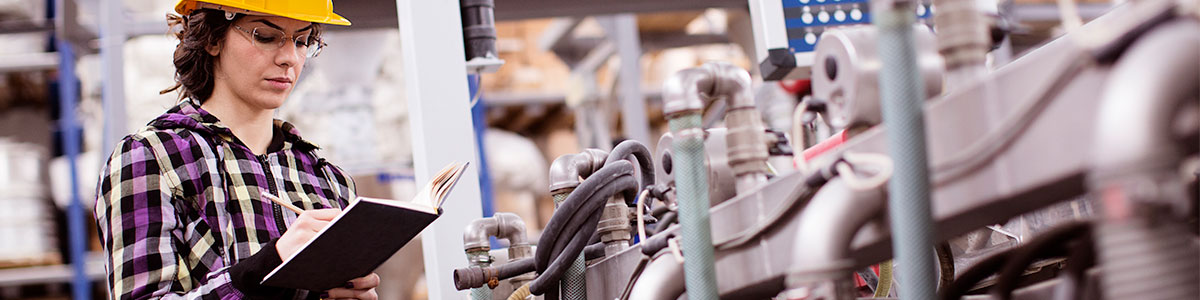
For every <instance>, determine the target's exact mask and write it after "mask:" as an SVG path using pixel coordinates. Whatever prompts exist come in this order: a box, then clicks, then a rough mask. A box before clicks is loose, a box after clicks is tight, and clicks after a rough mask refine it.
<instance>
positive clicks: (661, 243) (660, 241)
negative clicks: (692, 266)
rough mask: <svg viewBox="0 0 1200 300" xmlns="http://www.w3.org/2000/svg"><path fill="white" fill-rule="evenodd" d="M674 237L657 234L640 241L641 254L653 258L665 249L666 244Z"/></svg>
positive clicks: (671, 234)
mask: <svg viewBox="0 0 1200 300" xmlns="http://www.w3.org/2000/svg"><path fill="white" fill-rule="evenodd" d="M674 237H675V233H670V234H659V235H654V236H651V237H648V238H646V240H645V241H642V254H643V255H646V256H654V254H655V253H658V251H662V249H663V248H666V247H667V242H669V241H670V240H671V239H672V238H674Z"/></svg>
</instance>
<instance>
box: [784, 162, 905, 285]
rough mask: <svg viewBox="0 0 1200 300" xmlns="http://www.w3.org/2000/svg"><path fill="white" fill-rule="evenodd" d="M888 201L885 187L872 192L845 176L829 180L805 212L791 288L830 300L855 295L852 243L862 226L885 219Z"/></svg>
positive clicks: (788, 278)
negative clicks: (853, 185)
mask: <svg viewBox="0 0 1200 300" xmlns="http://www.w3.org/2000/svg"><path fill="white" fill-rule="evenodd" d="M885 203H886V197H885V195H884V191H883V188H882V186H880V187H879V188H877V189H872V190H855V189H851V188H850V187H848V186H847V185H846V183H845V182H844V181H843V180H842V179H840V178H834V179H833V180H830V181H829V182H828V183H826V184H825V185H824V186H823V187H821V189H820V190H819V191H817V193H816V195H814V196H813V199H812V200H811V201H810V202H809V204H808V206H806V207H805V208H804V210H803V211H802V212H801V213H800V216H799V219H798V220H799V224H797V225H796V226H795V227H796V230H797V232H796V239H795V242H794V244H795V245H796V246H795V247H792V249H793V253H794V254H793V256H792V265H793V266H794V267H793V269H792V270H790V271H789V274H788V276H787V287H788V291H786V292H785V293H791V292H800V291H798V290H803V293H806V294H809V295H814V293H825V294H826V295H825V296H827V297H828V298H830V299H854V298H855V297H856V296H857V294H856V293H854V291H852V290H847V289H844V288H838V287H850V286H852V284H853V282H852V281H849V280H850V279H851V277H850V276H851V273H852V272H853V271H854V270H853V267H854V261H853V259H851V258H850V242H851V241H852V240H853V239H854V235H855V234H856V233H858V231H859V229H860V228H862V227H863V225H866V224H867V222H869V221H871V220H876V219H879V217H881V216H882V215H881V214H882V213H883V209H884V204H885Z"/></svg>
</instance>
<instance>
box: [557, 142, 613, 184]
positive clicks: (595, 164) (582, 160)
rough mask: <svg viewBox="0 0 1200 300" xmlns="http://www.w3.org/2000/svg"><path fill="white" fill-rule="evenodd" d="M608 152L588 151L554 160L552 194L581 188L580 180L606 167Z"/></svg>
mask: <svg viewBox="0 0 1200 300" xmlns="http://www.w3.org/2000/svg"><path fill="white" fill-rule="evenodd" d="M607 158H608V152H607V151H604V150H600V149H587V150H584V151H583V152H580V153H577V154H566V155H562V156H559V157H558V158H556V159H554V162H553V163H551V164H550V192H551V193H556V192H558V191H560V190H564V189H571V188H575V187H577V186H579V178H580V177H583V178H587V177H588V175H591V174H592V172H595V171H596V170H599V169H600V167H603V166H604V160H605V159H607Z"/></svg>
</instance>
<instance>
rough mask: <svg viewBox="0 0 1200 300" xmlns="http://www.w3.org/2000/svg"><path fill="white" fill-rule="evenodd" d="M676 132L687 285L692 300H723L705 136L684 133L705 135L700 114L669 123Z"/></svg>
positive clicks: (690, 114)
mask: <svg viewBox="0 0 1200 300" xmlns="http://www.w3.org/2000/svg"><path fill="white" fill-rule="evenodd" d="M668 123H669V126H670V127H671V132H673V133H675V134H676V136H675V142H674V153H673V157H672V160H673V161H674V165H675V166H674V169H675V185H676V195H677V199H678V201H679V204H678V206H679V225H680V231H681V233H682V235H681V238H680V239H681V240H682V242H683V257H684V259H683V264H684V269H685V270H687V272H685V273H686V275H685V278H684V282H685V284H686V286H687V293H688V299H698V300H715V299H718V298H719V295H718V293H717V287H716V284H715V283H716V281H717V272H716V265H715V264H714V262H713V261H714V254H713V252H714V250H713V245H712V227H711V225H710V222H709V215H708V206H709V202H708V168H707V167H706V166H705V163H704V161H705V155H704V137H703V136H702V135H700V134H690V135H689V134H680V133H686V132H687V131H688V130H694V131H695V132H703V131H702V129H701V128H700V114H699V113H689V114H685V115H683V116H679V117H675V118H672V119H671V120H670V121H668Z"/></svg>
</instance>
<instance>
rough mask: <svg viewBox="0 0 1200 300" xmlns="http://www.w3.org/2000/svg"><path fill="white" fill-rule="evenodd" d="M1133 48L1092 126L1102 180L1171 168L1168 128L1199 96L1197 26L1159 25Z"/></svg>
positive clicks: (1173, 152)
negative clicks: (1189, 101) (1094, 126)
mask: <svg viewBox="0 0 1200 300" xmlns="http://www.w3.org/2000/svg"><path fill="white" fill-rule="evenodd" d="M1163 27H1164V28H1161V29H1158V30H1155V31H1152V32H1150V33H1148V34H1147V36H1145V37H1143V38H1142V41H1140V42H1138V43H1137V44H1135V45H1133V46H1132V48H1130V50H1128V52H1127V53H1126V54H1125V55H1124V56H1123V57H1121V60H1120V61H1119V62H1118V63H1117V65H1116V67H1115V68H1114V69H1113V72H1112V76H1111V77H1109V79H1108V80H1107V82H1109V85H1108V89H1107V90H1106V91H1105V94H1104V98H1103V100H1102V102H1101V107H1100V117H1099V119H1098V126H1096V131H1095V136H1096V147H1095V148H1094V149H1095V151H1096V154H1095V165H1094V168H1095V170H1096V172H1097V173H1100V174H1096V175H1099V176H1102V177H1107V176H1117V175H1120V174H1119V173H1131V172H1142V171H1146V170H1151V169H1162V168H1166V167H1174V166H1176V164H1177V163H1178V161H1179V159H1180V158H1181V157H1182V153H1180V152H1181V150H1180V149H1181V148H1180V147H1168V146H1170V145H1174V144H1175V137H1174V136H1172V133H1173V132H1174V131H1173V130H1172V128H1171V122H1170V121H1171V120H1172V119H1173V118H1172V117H1174V116H1176V113H1178V109H1180V107H1181V106H1182V105H1183V103H1185V102H1184V101H1187V100H1195V99H1197V97H1200V95H1198V94H1200V88H1197V86H1196V85H1197V83H1198V82H1200V72H1197V70H1200V68H1197V66H1200V55H1197V54H1196V53H1200V25H1198V24H1197V22H1195V21H1181V22H1176V23H1171V24H1168V25H1163Z"/></svg>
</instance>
